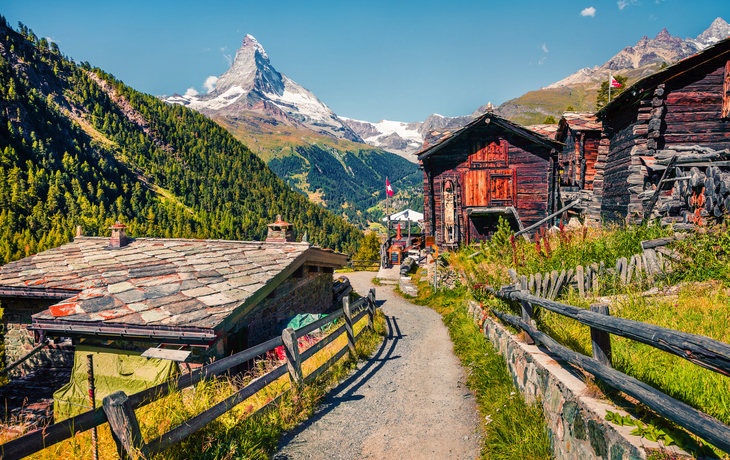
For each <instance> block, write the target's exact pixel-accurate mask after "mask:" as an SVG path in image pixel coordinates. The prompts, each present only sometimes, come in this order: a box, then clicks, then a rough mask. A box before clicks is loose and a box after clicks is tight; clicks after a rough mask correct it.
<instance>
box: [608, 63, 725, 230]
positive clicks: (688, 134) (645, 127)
mask: <svg viewBox="0 0 730 460" xmlns="http://www.w3.org/2000/svg"><path fill="white" fill-rule="evenodd" d="M727 66H728V61H727V58H726V57H723V56H720V57H718V58H715V59H712V60H709V61H707V62H705V63H703V64H701V65H699V66H697V67H695V68H693V69H690V70H687V71H684V72H678V73H677V74H675V75H669V76H668V77H667V78H666V79H665V83H661V84H658V85H657V86H656V87H653V88H650V89H649V90H648V91H646V92H645V93H644V94H642V96H641V97H640V99H638V100H633V101H631V102H630V103H625V104H624V105H623V106H621V107H619V108H618V110H613V111H612V112H611V113H610V114H608V115H606V116H604V119H603V123H604V136H605V137H606V139H607V141H608V143H609V148H608V149H607V150H608V151H607V153H606V161H605V164H603V163H602V161H601V151H600V148H599V158H598V163H597V165H598V168H597V169H598V171H597V174H596V180H595V181H596V183H597V181H598V179H599V178H600V179H602V183H601V184H600V190H599V192H600V193H594V195H595V198H596V199H598V200H600V202H601V208H600V209H601V216H602V218H603V219H604V220H607V221H612V220H619V219H625V218H628V219H629V221H633V222H636V221H638V220H640V219H641V218H642V217H643V214H644V210H645V209H644V201H642V200H641V199H639V194H640V193H642V192H643V191H646V190H650V189H652V187H654V188H655V187H656V186H657V182H658V177H659V176H661V174H660V173H659V174H658V173H657V172H656V171H654V170H653V169H652V168H651V165H653V164H654V161H655V153H656V150H657V149H659V150H662V149H670V148H671V147H672V146H676V145H699V146H701V147H710V148H713V149H716V150H719V149H725V148H730V122H729V121H728V120H727V119H726V118H725V119H723V118H722V106H723V100H724V95H725V90H724V86H723V85H724V79H725V78H726V72H727V71H726V68H727Z"/></svg>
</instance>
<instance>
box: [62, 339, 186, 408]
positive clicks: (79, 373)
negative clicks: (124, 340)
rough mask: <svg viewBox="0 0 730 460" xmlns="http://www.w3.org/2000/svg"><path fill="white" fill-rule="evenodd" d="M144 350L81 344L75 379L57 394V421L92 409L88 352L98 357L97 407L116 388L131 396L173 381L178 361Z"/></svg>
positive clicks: (95, 368) (75, 360) (95, 364)
mask: <svg viewBox="0 0 730 460" xmlns="http://www.w3.org/2000/svg"><path fill="white" fill-rule="evenodd" d="M141 354H142V353H140V352H135V351H126V350H114V349H109V348H97V347H90V346H85V345H77V346H76V353H75V354H74V367H73V372H72V374H71V381H70V382H69V383H68V384H66V385H64V386H63V387H61V388H60V389H59V390H58V391H56V392H55V393H53V416H54V418H55V420H56V422H59V421H61V420H63V419H66V418H68V417H73V416H75V415H78V414H80V413H82V412H86V411H88V410H90V408H91V405H90V404H89V374H88V372H87V364H86V363H87V362H88V360H87V358H86V357H87V355H93V356H94V358H93V359H94V387H95V398H94V399H95V400H96V407H101V402H102V400H103V399H104V397H106V396H109V395H110V394H112V393H114V392H115V391H123V392H125V393H127V394H128V395H132V394H134V393H139V392H140V391H142V390H145V389H147V388H149V387H153V386H155V385H157V384H160V383H162V382H165V381H167V380H170V379H171V378H173V377H175V375H177V373H178V366H177V363H175V362H174V361H168V360H164V359H148V358H142V357H141V356H140V355H141Z"/></svg>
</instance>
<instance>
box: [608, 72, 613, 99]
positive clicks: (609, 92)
mask: <svg viewBox="0 0 730 460" xmlns="http://www.w3.org/2000/svg"><path fill="white" fill-rule="evenodd" d="M611 82H613V76H612V75H611V72H608V102H611Z"/></svg>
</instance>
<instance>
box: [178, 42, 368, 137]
mask: <svg viewBox="0 0 730 460" xmlns="http://www.w3.org/2000/svg"><path fill="white" fill-rule="evenodd" d="M165 101H166V102H168V103H171V104H182V105H187V106H188V107H190V108H191V109H194V110H197V111H198V112H201V113H203V114H205V115H208V116H234V117H235V116H240V115H242V114H243V113H244V112H253V113H257V114H261V115H266V116H268V117H271V118H273V119H275V120H276V121H277V122H278V123H282V124H285V125H288V126H297V127H305V128H308V129H311V130H312V131H314V132H315V133H318V134H324V135H326V136H330V137H333V138H339V139H348V140H352V141H356V142H362V139H360V137H359V136H358V135H357V134H355V133H354V132H353V131H352V129H350V127H348V126H347V125H346V124H344V123H343V122H342V120H340V119H339V118H338V117H337V115H336V114H335V113H334V112H332V110H330V108H329V107H327V105H325V104H323V103H322V101H320V100H319V99H317V97H316V96H315V95H314V94H312V92H311V91H309V90H307V89H306V88H304V87H302V86H301V85H299V84H297V83H296V82H295V81H294V80H292V79H290V78H287V77H286V76H285V75H283V74H281V73H279V72H277V71H276V69H275V68H274V67H273V66H272V65H271V61H270V60H269V55H268V54H266V50H264V47H263V46H261V44H260V43H259V42H258V40H256V38H254V37H253V35H250V34H248V35H246V36H245V37H244V38H243V42H242V44H241V47H240V48H239V49H238V50H237V51H236V57H235V59H234V60H233V63H232V64H231V67H230V68H229V69H228V70H227V71H226V72H224V73H223V75H221V76H220V77H219V78H218V80H217V81H216V84H215V89H213V91H211V92H210V93H208V94H205V95H185V96H180V95H178V94H176V95H174V96H172V97H169V98H166V99H165Z"/></svg>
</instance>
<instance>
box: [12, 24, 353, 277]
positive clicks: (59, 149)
mask: <svg viewBox="0 0 730 460" xmlns="http://www.w3.org/2000/svg"><path fill="white" fill-rule="evenodd" d="M277 214H281V215H282V216H283V217H284V219H285V220H287V221H288V222H290V223H292V224H294V226H295V234H296V235H297V236H298V237H301V236H302V235H303V234H304V232H305V231H306V232H308V235H309V241H310V242H313V243H315V244H319V245H321V246H324V247H329V248H332V249H337V250H343V251H348V252H353V251H354V250H355V246H356V245H357V242H358V240H359V239H360V238H361V236H362V234H361V232H360V231H359V230H357V229H356V228H354V227H352V226H351V225H349V224H347V223H346V222H344V221H343V220H342V219H340V218H339V217H337V216H335V215H333V214H332V213H331V212H329V211H327V210H325V209H323V208H321V207H319V206H317V205H315V204H313V203H311V202H310V201H309V200H308V199H307V198H306V197H304V196H302V195H301V194H299V193H296V192H294V191H293V190H291V189H290V188H289V187H288V186H287V185H286V184H285V183H283V182H282V181H281V180H280V179H278V178H277V177H276V175H274V174H273V173H272V172H271V170H270V169H269V168H268V167H267V166H266V165H265V164H264V162H263V161H262V160H260V159H259V158H258V157H257V156H256V155H254V154H252V153H251V152H250V151H249V150H248V149H247V148H246V147H245V146H244V145H242V144H241V143H240V142H239V141H238V140H236V139H235V138H234V137H233V136H232V135H230V134H229V133H228V132H227V131H226V130H225V129H224V128H222V127H220V126H219V125H217V124H216V123H214V122H213V121H211V120H209V119H207V118H206V117H204V116H203V115H201V114H198V113H197V112H194V111H192V110H189V109H186V108H184V107H182V106H171V105H168V104H165V103H164V102H162V101H160V100H158V99H157V98H155V97H152V96H150V95H146V94H142V93H139V92H137V91H135V90H134V89H132V88H129V87H128V86H126V85H124V84H123V83H122V82H120V81H118V80H116V79H115V78H114V77H113V76H111V75H109V74H106V73H105V72H103V71H102V70H101V69H95V68H94V69H92V68H91V66H90V65H89V64H88V63H83V64H81V65H77V64H75V63H74V62H73V61H72V60H70V59H68V58H66V57H64V56H63V55H62V54H61V52H60V50H59V49H58V47H57V46H56V45H55V43H51V44H49V43H48V42H47V41H46V39H39V38H38V37H36V36H35V34H34V33H33V32H32V31H31V30H30V29H28V28H27V27H25V26H24V25H22V24H20V25H19V27H18V31H17V32H16V31H15V30H13V29H12V28H11V27H9V26H8V25H7V24H6V21H5V19H4V18H2V17H0V263H7V262H8V261H10V260H15V259H18V258H21V257H25V256H26V255H29V254H32V253H36V252H39V251H41V250H44V249H47V248H49V247H53V246H57V245H59V244H62V243H63V242H65V241H68V240H69V238H71V236H72V235H73V232H74V229H75V227H76V225H81V226H82V227H83V229H84V233H85V234H86V235H105V234H108V230H107V227H108V226H109V225H111V224H112V223H113V222H114V221H115V220H120V221H122V222H124V223H126V224H127V225H129V227H130V228H129V233H130V234H131V235H132V236H157V237H195V238H225V239H243V240H251V239H263V238H264V237H265V234H266V224H268V223H270V222H272V221H273V219H274V218H275V217H276V215H277Z"/></svg>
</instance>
